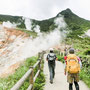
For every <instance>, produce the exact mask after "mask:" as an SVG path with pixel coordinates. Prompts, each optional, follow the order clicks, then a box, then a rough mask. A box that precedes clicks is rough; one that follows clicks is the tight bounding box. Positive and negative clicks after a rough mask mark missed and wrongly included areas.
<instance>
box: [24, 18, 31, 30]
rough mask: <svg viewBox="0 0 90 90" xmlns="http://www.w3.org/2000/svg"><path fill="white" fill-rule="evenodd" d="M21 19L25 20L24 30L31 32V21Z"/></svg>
mask: <svg viewBox="0 0 90 90" xmlns="http://www.w3.org/2000/svg"><path fill="white" fill-rule="evenodd" d="M23 19H24V20H25V26H26V29H27V30H30V31H32V29H31V28H32V21H31V20H30V19H29V18H24V17H23Z"/></svg>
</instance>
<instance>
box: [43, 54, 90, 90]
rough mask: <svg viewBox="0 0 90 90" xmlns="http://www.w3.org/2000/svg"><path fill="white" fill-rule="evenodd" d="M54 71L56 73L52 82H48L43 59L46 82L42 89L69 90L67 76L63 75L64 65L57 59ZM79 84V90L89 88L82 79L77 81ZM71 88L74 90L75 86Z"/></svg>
mask: <svg viewBox="0 0 90 90" xmlns="http://www.w3.org/2000/svg"><path fill="white" fill-rule="evenodd" d="M45 57H46V55H45ZM55 72H56V75H55V78H54V81H53V84H50V83H49V71H48V63H47V61H46V60H45V62H44V74H45V76H46V84H45V87H44V90H69V89H68V83H67V76H65V75H64V65H63V64H62V63H61V62H59V61H56V70H55ZM73 86H74V85H73ZM79 86H80V90H90V89H88V88H87V86H86V85H85V84H84V83H83V82H82V81H80V82H79ZM73 90H75V87H74V89H73Z"/></svg>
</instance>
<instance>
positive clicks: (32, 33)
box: [16, 28, 37, 38]
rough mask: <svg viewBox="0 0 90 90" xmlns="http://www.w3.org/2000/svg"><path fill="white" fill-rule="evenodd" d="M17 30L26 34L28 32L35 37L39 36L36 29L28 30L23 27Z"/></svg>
mask: <svg viewBox="0 0 90 90" xmlns="http://www.w3.org/2000/svg"><path fill="white" fill-rule="evenodd" d="M16 30H20V31H23V32H25V33H26V34H28V35H29V36H32V37H33V38H35V37H37V33H36V32H34V31H30V30H26V29H22V28H17V29H16Z"/></svg>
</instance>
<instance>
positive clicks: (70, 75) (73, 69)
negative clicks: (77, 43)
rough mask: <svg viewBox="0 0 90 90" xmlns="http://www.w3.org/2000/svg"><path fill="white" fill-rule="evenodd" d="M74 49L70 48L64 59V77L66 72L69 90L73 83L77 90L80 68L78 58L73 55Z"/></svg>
mask: <svg viewBox="0 0 90 90" xmlns="http://www.w3.org/2000/svg"><path fill="white" fill-rule="evenodd" d="M74 53H75V50H74V48H70V50H69V54H68V55H67V57H66V59H65V62H66V63H65V64H66V66H65V75H66V72H67V82H68V83H69V90H73V87H72V86H73V82H74V84H75V88H76V90H79V84H78V82H79V72H80V68H81V66H82V64H81V61H80V58H79V57H77V56H76V55H75V54H74Z"/></svg>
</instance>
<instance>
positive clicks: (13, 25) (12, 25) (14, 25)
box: [2, 21, 21, 28]
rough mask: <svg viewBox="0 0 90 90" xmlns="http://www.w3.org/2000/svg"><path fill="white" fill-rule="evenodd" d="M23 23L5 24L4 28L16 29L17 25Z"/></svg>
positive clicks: (8, 22)
mask: <svg viewBox="0 0 90 90" xmlns="http://www.w3.org/2000/svg"><path fill="white" fill-rule="evenodd" d="M20 24H21V23H15V22H13V23H11V22H10V21H7V22H3V24H2V25H3V27H8V28H16V27H17V25H20Z"/></svg>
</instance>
